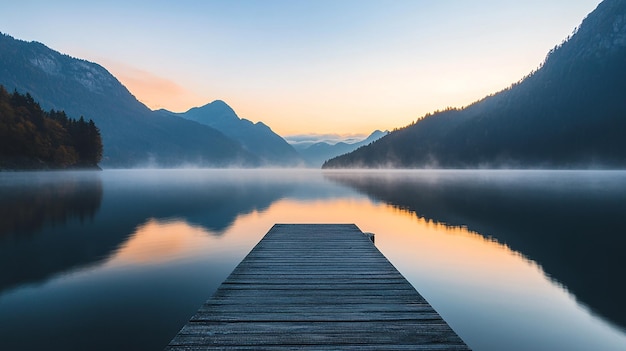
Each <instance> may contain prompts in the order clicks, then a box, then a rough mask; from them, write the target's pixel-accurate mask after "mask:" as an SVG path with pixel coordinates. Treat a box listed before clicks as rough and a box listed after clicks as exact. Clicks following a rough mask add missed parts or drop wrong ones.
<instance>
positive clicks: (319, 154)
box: [296, 130, 389, 167]
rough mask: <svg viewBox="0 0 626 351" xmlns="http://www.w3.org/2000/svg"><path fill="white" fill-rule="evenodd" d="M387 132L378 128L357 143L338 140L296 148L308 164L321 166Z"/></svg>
mask: <svg viewBox="0 0 626 351" xmlns="http://www.w3.org/2000/svg"><path fill="white" fill-rule="evenodd" d="M387 133H389V132H387V131H385V132H381V131H380V130H376V131H374V132H372V134H370V135H369V136H368V137H367V138H365V139H363V140H361V141H358V142H355V143H347V142H338V143H335V144H331V143H328V142H318V143H315V144H312V145H306V146H304V147H296V150H297V151H298V152H299V153H300V155H302V158H304V161H305V162H306V165H307V166H310V167H321V166H322V164H323V163H324V161H326V160H328V159H331V158H333V157H337V156H339V155H343V154H346V153H348V152H351V151H354V150H356V149H358V148H360V147H361V146H365V145H368V144H370V143H372V142H374V141H376V140H378V139H380V138H382V137H383V136H385V135H387Z"/></svg>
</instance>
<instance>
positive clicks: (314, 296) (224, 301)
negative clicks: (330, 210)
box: [167, 224, 469, 351]
mask: <svg viewBox="0 0 626 351" xmlns="http://www.w3.org/2000/svg"><path fill="white" fill-rule="evenodd" d="M328 349H333V350H356V349H358V350H392V349H393V350H468V349H469V348H468V347H467V345H465V343H464V342H463V341H462V340H461V339H460V338H459V336H458V335H456V333H454V331H453V330H452V329H451V328H450V327H449V326H448V324H447V323H446V322H445V321H444V320H443V319H442V318H441V316H440V315H439V314H438V313H437V312H436V311H435V310H434V309H433V308H432V307H431V306H430V304H428V302H427V301H426V300H425V299H424V298H423V297H422V296H421V295H419V293H418V292H417V291H416V290H415V289H414V288H413V286H411V284H410V283H409V282H408V281H407V280H406V279H405V278H404V277H403V276H402V275H401V274H400V273H399V272H398V271H397V270H396V269H395V267H393V265H392V264H391V263H390V262H389V261H388V260H387V259H386V258H385V257H384V256H383V255H382V254H381V253H380V251H378V249H376V247H375V246H374V245H373V244H372V242H371V241H370V239H369V238H368V237H367V236H365V235H364V234H363V233H362V232H361V231H360V230H359V229H358V228H357V227H356V226H355V225H353V224H314V225H313V224H308V225H302V224H299V225H298V224H277V225H275V226H274V227H272V229H271V230H270V231H269V232H268V233H267V234H266V235H265V237H264V238H263V239H262V240H261V241H260V242H259V243H258V244H257V245H256V246H255V247H254V249H252V251H250V253H249V254H248V255H247V256H246V257H245V258H244V260H243V261H242V262H241V263H240V264H239V265H238V266H237V268H235V270H234V271H233V272H232V273H231V275H230V276H229V277H228V278H227V279H226V281H224V283H222V285H221V286H220V287H219V288H218V290H217V291H216V293H215V294H214V295H213V297H212V298H211V299H209V300H208V301H207V302H206V303H205V304H204V305H203V306H202V307H201V308H200V309H199V310H198V312H197V313H196V314H195V315H194V316H193V317H192V318H191V319H190V321H189V322H188V323H187V324H186V325H185V326H184V327H183V328H182V329H181V330H180V332H179V333H178V334H177V335H176V336H175V337H174V339H172V341H171V342H170V344H169V345H168V347H167V350H176V351H182V350H189V351H191V350H328Z"/></svg>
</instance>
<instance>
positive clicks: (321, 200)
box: [0, 170, 626, 350]
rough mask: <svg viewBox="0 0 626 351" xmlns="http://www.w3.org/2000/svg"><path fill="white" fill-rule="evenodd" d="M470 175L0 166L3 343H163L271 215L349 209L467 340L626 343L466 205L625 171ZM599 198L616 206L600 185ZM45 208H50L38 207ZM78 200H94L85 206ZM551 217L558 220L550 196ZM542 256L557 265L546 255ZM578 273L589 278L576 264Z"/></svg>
mask: <svg viewBox="0 0 626 351" xmlns="http://www.w3.org/2000/svg"><path fill="white" fill-rule="evenodd" d="M477 174H480V173H477V172H475V173H472V174H469V173H466V172H456V173H451V172H435V171H431V173H424V172H422V173H419V172H412V173H411V172H408V173H407V172H404V173H403V172H392V173H388V174H387V173H380V172H378V173H376V172H370V173H366V174H365V175H363V174H359V175H356V174H350V173H330V174H328V173H327V174H326V175H325V176H324V175H323V174H322V173H320V172H317V171H258V170H255V171H207V170H192V171H182V170H178V171H105V172H101V173H67V174H63V173H47V174H44V175H41V174H37V173H31V174H19V175H16V174H0V194H1V195H2V197H0V199H1V200H0V209H2V211H3V215H4V213H8V211H9V209H11V208H12V209H11V211H12V212H11V213H14V214H15V213H20V214H21V215H19V216H17V215H13V217H12V218H13V220H11V219H7V218H5V219H3V222H1V223H2V225H1V226H0V289H1V290H0V325H2V328H0V343H2V344H0V346H3V345H4V346H6V347H8V348H7V349H12V348H19V349H37V348H39V347H42V346H43V345H47V346H50V345H58V348H63V349H82V348H91V349H94V348H99V349H111V348H131V347H132V348H136V349H146V350H147V349H161V348H162V347H163V346H164V345H166V344H167V342H168V341H169V340H170V339H171V338H172V337H173V336H174V334H175V333H176V332H177V331H178V329H179V328H180V327H182V325H183V324H184V323H185V322H186V321H187V319H188V318H189V317H190V316H191V315H192V314H193V313H194V312H195V310H196V309H197V308H198V307H199V305H200V304H201V303H202V302H203V301H204V300H206V299H207V298H208V297H210V295H211V294H212V292H213V291H214V290H215V289H216V288H217V286H218V285H219V284H220V283H221V282H222V281H223V280H224V279H225V278H226V276H227V275H228V274H229V273H230V271H231V270H232V269H233V268H234V267H235V266H236V264H237V263H238V262H239V261H240V260H241V259H242V258H243V257H244V256H245V255H246V254H247V253H248V251H249V250H250V249H251V248H252V247H253V246H254V245H255V244H256V242H258V240H260V239H261V237H262V236H263V235H264V234H265V233H266V232H267V230H269V228H270V227H271V226H272V225H273V224H275V223H355V224H357V225H358V226H359V227H360V228H361V229H362V230H363V231H366V232H374V233H376V246H377V247H378V248H379V249H380V250H381V251H382V252H383V254H385V255H386V256H387V257H388V258H389V259H390V260H391V262H392V263H393V264H394V265H395V266H396V267H397V268H398V269H399V270H400V272H401V273H403V274H404V275H405V276H406V277H407V279H409V281H411V283H413V285H414V286H415V287H416V288H417V289H418V291H419V292H420V293H421V294H422V295H424V296H425V297H426V298H427V299H428V300H429V302H430V303H431V304H432V305H433V306H434V307H435V309H437V310H438V311H439V312H440V313H441V314H442V315H443V317H444V318H445V319H446V320H447V321H448V322H449V324H450V325H451V326H452V327H453V328H454V329H455V331H457V333H458V334H459V335H460V336H461V337H462V338H463V339H464V340H465V341H466V342H467V343H468V344H469V345H470V347H472V348H473V349H475V350H501V349H508V350H515V349H517V350H528V349H533V350H554V349H568V350H589V349H603V350H622V349H624V348H626V333H625V332H624V329H623V326H620V324H619V321H613V322H609V321H607V318H608V319H609V320H610V319H611V318H613V317H612V315H611V314H610V313H604V311H605V310H604V309H603V308H604V307H603V306H601V305H598V306H599V309H598V310H595V309H594V307H588V306H589V304H592V305H595V304H596V302H595V300H594V299H593V298H588V299H587V301H585V299H580V298H579V300H581V301H577V296H575V291H573V292H572V293H570V292H569V291H568V287H567V286H565V287H564V286H562V285H561V284H560V283H559V281H561V280H560V278H559V276H556V275H553V276H552V277H548V276H547V275H546V273H544V270H543V268H542V267H543V266H542V262H537V263H536V262H535V261H532V260H530V259H528V258H527V257H529V256H528V254H526V253H524V252H521V253H520V252H516V251H513V250H512V249H510V248H509V247H508V246H506V245H502V244H499V243H498V242H496V241H495V240H489V239H486V238H485V237H484V236H483V235H480V234H485V235H491V236H493V237H494V238H497V239H499V240H501V241H502V242H510V243H511V245H513V246H516V245H517V246H520V247H524V248H526V247H527V246H523V245H521V244H520V241H519V240H520V239H519V238H518V237H515V236H513V234H515V231H514V230H512V229H511V228H508V227H506V226H502V225H500V226H498V225H493V226H492V227H489V228H488V227H485V226H484V218H483V217H482V216H483V215H484V213H483V212H480V211H479V212H480V213H479V214H480V215H478V214H477V213H475V212H472V211H469V210H467V209H466V208H465V207H463V206H464V205H462V204H467V203H469V204H470V207H469V208H477V207H478V208H480V207H482V208H484V209H489V206H487V205H485V204H484V203H483V202H481V201H478V200H477V199H476V197H477V195H476V193H475V192H476V191H477V192H479V193H480V194H485V195H484V196H483V197H484V198H485V199H486V200H484V201H491V202H493V205H496V206H500V207H506V206H512V205H511V202H510V201H507V199H508V196H514V197H516V201H514V202H513V203H518V205H516V207H515V208H514V209H512V210H513V211H514V212H515V211H526V212H525V213H526V214H529V213H528V211H527V209H526V208H525V207H524V206H525V205H524V204H525V203H531V202H532V201H536V200H537V197H536V196H537V195H536V194H534V193H533V192H532V191H530V190H532V189H534V191H535V192H537V191H540V192H543V193H545V188H544V187H543V186H539V185H540V184H548V185H547V186H548V187H550V186H551V187H554V186H553V185H550V184H560V186H564V187H566V188H567V189H566V190H567V191H564V192H563V194H569V193H570V192H571V193H573V194H574V195H572V197H573V198H576V197H578V198H582V199H583V200H587V201H589V199H588V197H589V194H594V193H596V192H598V191H600V192H601V193H602V191H603V190H602V189H607V188H609V190H611V191H612V193H614V194H617V195H621V193H620V191H622V192H623V191H625V189H624V187H626V185H623V186H622V188H617V189H612V187H618V185H617V184H620V183H621V182H622V180H624V179H625V178H626V175H625V174H623V173H613V175H611V176H606V175H599V176H594V177H592V178H593V179H594V181H593V182H590V181H589V180H590V179H585V177H587V178H589V177H590V175H589V174H588V173H587V174H586V175H585V174H582V175H581V174H578V175H572V174H563V173H558V172H557V173H549V174H547V173H544V174H541V175H540V176H539V177H538V176H537V174H534V175H530V176H529V175H528V174H524V177H522V178H520V177H519V174H512V173H509V174H508V175H506V174H505V175H503V174H502V173H491V174H486V175H485V173H482V175H481V176H480V177H478V176H477ZM572 177H573V178H574V180H572ZM576 177H578V178H576ZM581 177H582V178H581ZM603 177H606V178H603ZM18 179H19V181H18ZM477 179H478V180H477ZM515 179H517V180H515ZM520 179H522V180H520ZM576 179H578V180H576ZM581 179H582V180H581ZM520 182H521V183H520ZM568 182H569V183H568ZM597 182H599V183H597ZM486 184H487V185H489V186H488V187H487V188H486V187H485V185H486ZM563 184H566V185H567V184H569V186H565V185H563ZM581 184H586V185H585V188H584V189H582V191H581V189H580V187H581ZM622 184H624V183H622ZM574 186H575V187H574ZM494 188H495V189H505V188H506V189H507V192H506V194H509V195H502V194H500V193H499V195H497V196H496V195H494V193H493V192H492V193H490V192H488V191H487V190H486V189H494ZM576 188H578V190H575V189H576ZM51 189H52V190H51ZM54 189H65V190H64V191H56V190H54ZM67 189H69V190H67ZM72 189H73V190H72ZM429 189H430V190H429ZM444 189H447V190H444ZM44 190H45V191H44ZM415 191H417V192H416V193H413V192H415ZM38 194H43V195H42V196H39V195H38ZM51 194H52V195H51ZM548 195H551V196H557V197H558V196H560V195H561V193H559V192H556V193H549V194H548ZM601 195H606V194H601ZM617 195H616V196H617ZM502 196H504V197H502ZM417 198H419V199H417ZM603 198H605V199H606V201H607V203H608V204H611V201H612V197H611V196H603ZM16 199H21V200H20V201H21V202H19V201H17V200H16ZM68 199H69V200H68ZM420 199H421V200H420ZM437 199H438V200H437ZM435 200H437V201H435ZM566 200H568V199H566ZM559 201H561V200H559ZM568 201H569V202H572V201H571V198H570V199H569V200H568ZM591 201H594V200H591ZM51 204H61V206H60V207H55V206H51ZM594 205H595V206H597V205H598V204H597V203H594ZM422 206H429V207H428V208H423V207H422ZM537 207H539V208H541V209H542V211H544V210H545V209H544V208H542V207H541V206H539V205H537ZM33 208H38V209H40V210H39V211H38V212H37V213H33V212H32V211H29V209H33ZM42 208H43V209H48V208H56V209H55V210H54V213H53V214H47V215H45V216H43V217H42V214H41V213H42V211H43V212H46V210H41V209H42ZM59 208H61V209H64V210H62V211H60V210H59ZM86 208H91V210H90V212H89V213H93V214H92V215H90V216H85V211H86ZM566 210H569V211H572V210H573V209H572V208H566ZM615 210H618V211H619V210H621V209H620V208H619V207H618V208H617V209H614V211H615ZM5 211H6V212H5ZM48 212H50V211H48ZM486 212H489V211H486ZM416 213H417V215H416ZM605 213H607V211H605ZM608 213H609V214H611V212H610V211H608ZM81 214H82V215H81ZM530 214H532V213H530ZM494 215H496V216H499V217H501V216H502V213H498V212H497V211H496V213H494ZM552 215H553V218H555V219H556V220H560V219H561V217H560V214H559V213H558V210H557V209H555V213H553V214H552ZM613 215H614V214H613ZM424 217H426V218H424ZM42 218H43V219H42ZM442 218H443V219H442ZM597 218H599V219H604V218H603V217H597ZM26 219H30V221H29V220H26ZM592 219H593V218H592ZM433 220H434V221H433ZM516 220H517V218H516V217H510V218H509V222H510V223H512V224H516ZM587 220H589V219H587ZM435 221H438V222H442V223H449V224H453V225H454V226H447V225H444V224H441V223H437V222H435ZM35 222H37V225H33V226H30V227H28V226H24V225H20V226H18V225H17V224H16V223H18V224H19V223H35ZM489 222H490V223H492V222H495V223H498V222H502V223H504V224H503V225H506V223H507V221H501V218H493V220H492V221H489ZM537 224H538V223H535V225H537ZM611 225H615V223H611ZM548 227H549V226H548ZM15 228H22V229H20V230H16V229H15ZM467 228H469V229H472V228H481V229H484V231H485V233H480V234H479V233H477V232H473V231H471V230H468V229H467ZM549 228H550V230H554V228H552V227H549ZM539 232H540V233H541V234H542V235H548V234H546V233H547V232H542V231H541V230H539ZM499 233H502V234H503V237H504V239H500V238H498V236H497V235H498V234H499ZM616 234H617V233H616ZM507 235H508V236H507ZM559 235H560V234H558V235H557V234H555V236H557V237H560V236H559ZM542 242H547V243H548V244H547V245H548V246H549V242H550V239H546V240H545V241H541V240H539V241H536V240H535V241H533V240H528V241H527V243H526V244H527V245H537V244H541V243H542ZM528 247H530V246H528ZM528 251H529V252H530V253H531V254H536V253H537V252H539V251H533V250H532V249H528ZM535 256H536V257H539V258H541V257H544V256H542V255H541V254H537V255H535ZM555 257H560V256H558V255H555ZM580 259H581V260H584V259H585V258H583V257H581V258H580ZM587 259H589V258H587ZM564 262H566V263H567V262H568V261H567V260H565V261H564ZM18 267H19V268H18ZM549 267H556V268H554V272H557V273H558V272H561V271H560V270H559V268H558V267H559V266H558V265H556V264H554V263H549ZM574 273H576V272H574ZM574 275H575V274H574ZM581 277H582V278H581V279H583V280H584V281H583V283H586V282H587V281H585V279H587V278H585V277H586V275H585V274H582V273H581ZM566 278H567V280H568V281H571V280H569V279H571V278H569V277H566ZM614 278H615V277H614ZM615 284H618V283H615ZM574 285H575V283H574ZM615 288H616V289H617V290H619V289H620V288H621V287H620V286H615ZM602 289H604V287H602ZM581 291H582V290H581ZM600 293H601V292H600ZM581 295H582V296H584V297H585V298H586V297H587V296H588V295H587V293H586V292H584V291H583V293H581ZM609 296H610V295H609ZM609 303H610V304H611V305H612V306H615V308H616V309H618V310H617V311H615V312H616V314H617V313H618V312H624V311H620V310H619V309H621V308H622V306H623V304H620V303H618V302H617V301H609ZM599 311H600V312H602V313H600V312H599ZM603 313H604V315H603ZM33 333H35V334H36V335H38V337H37V338H33V337H32V335H33ZM1 348H2V349H5V347H1Z"/></svg>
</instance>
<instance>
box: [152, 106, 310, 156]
mask: <svg viewBox="0 0 626 351" xmlns="http://www.w3.org/2000/svg"><path fill="white" fill-rule="evenodd" d="M160 112H161V113H163V114H170V115H174V116H178V117H182V118H185V119H189V120H192V121H196V122H198V123H202V124H204V125H207V126H210V127H212V128H215V129H217V130H219V131H220V132H222V133H224V134H225V135H226V136H228V137H230V138H232V139H234V140H236V141H238V142H240V143H241V144H242V145H243V147H244V148H245V149H246V150H247V151H249V152H251V153H253V154H255V155H257V156H259V158H260V159H261V162H262V164H264V165H276V166H294V165H298V164H300V163H302V159H301V158H300V156H299V155H298V153H297V152H296V150H295V149H294V148H293V147H292V146H291V145H289V144H288V143H287V142H286V141H285V139H283V138H282V137H281V136H279V135H278V134H276V133H274V132H273V131H272V130H271V129H270V127H268V126H267V125H265V124H263V122H257V123H252V122H251V121H249V120H247V119H243V118H239V116H237V114H236V113H235V111H233V109H232V108H231V107H230V106H228V105H227V104H226V103H225V102H224V101H221V100H216V101H213V102H212V103H210V104H207V105H204V106H202V107H194V108H192V109H190V110H189V111H187V112H184V113H173V112H170V111H167V110H160Z"/></svg>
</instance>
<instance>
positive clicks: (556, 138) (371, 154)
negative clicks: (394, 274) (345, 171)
mask: <svg viewBox="0 0 626 351" xmlns="http://www.w3.org/2000/svg"><path fill="white" fill-rule="evenodd" d="M625 97H626V1H625V0H605V1H604V2H602V3H601V4H600V5H598V7H597V8H596V9H595V10H594V11H593V12H592V13H591V14H589V15H588V16H587V18H586V19H585V20H584V21H583V22H582V24H581V25H580V27H579V28H578V30H577V31H575V33H574V34H573V35H572V36H571V37H570V38H568V39H567V40H565V41H564V42H563V43H562V44H561V45H558V46H557V47H555V48H554V49H553V50H551V51H550V52H549V53H548V56H547V58H546V60H545V62H544V63H543V64H542V65H541V67H540V68H539V69H538V70H536V71H535V72H532V73H531V74H529V75H528V76H527V77H525V78H524V79H522V80H521V81H520V82H518V83H515V84H513V85H512V86H511V87H510V88H508V89H506V90H504V91H501V92H499V93H497V94H495V95H492V96H489V97H486V98H484V99H483V100H480V101H478V102H476V103H474V104H472V105H470V106H468V107H466V108H463V109H448V110H446V111H440V112H436V113H434V114H428V115H426V116H424V117H422V118H420V119H419V120H418V121H416V122H415V123H413V124H411V125H409V126H406V127H404V128H400V129H398V130H395V131H394V132H392V133H391V134H389V135H387V136H386V137H384V138H382V139H380V140H378V141H376V142H374V143H373V144H372V145H370V146H367V147H363V148H361V149H359V150H356V151H355V152H352V153H350V154H348V155H344V156H340V157H337V158H334V159H332V160H329V161H328V162H326V163H325V164H324V166H323V167H325V168H345V167H354V168H360V167H363V168H384V167H398V168H422V167H441V168H476V167H485V168H500V167H504V168H522V167H538V168H624V167H626V138H624V135H626V98H625Z"/></svg>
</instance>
